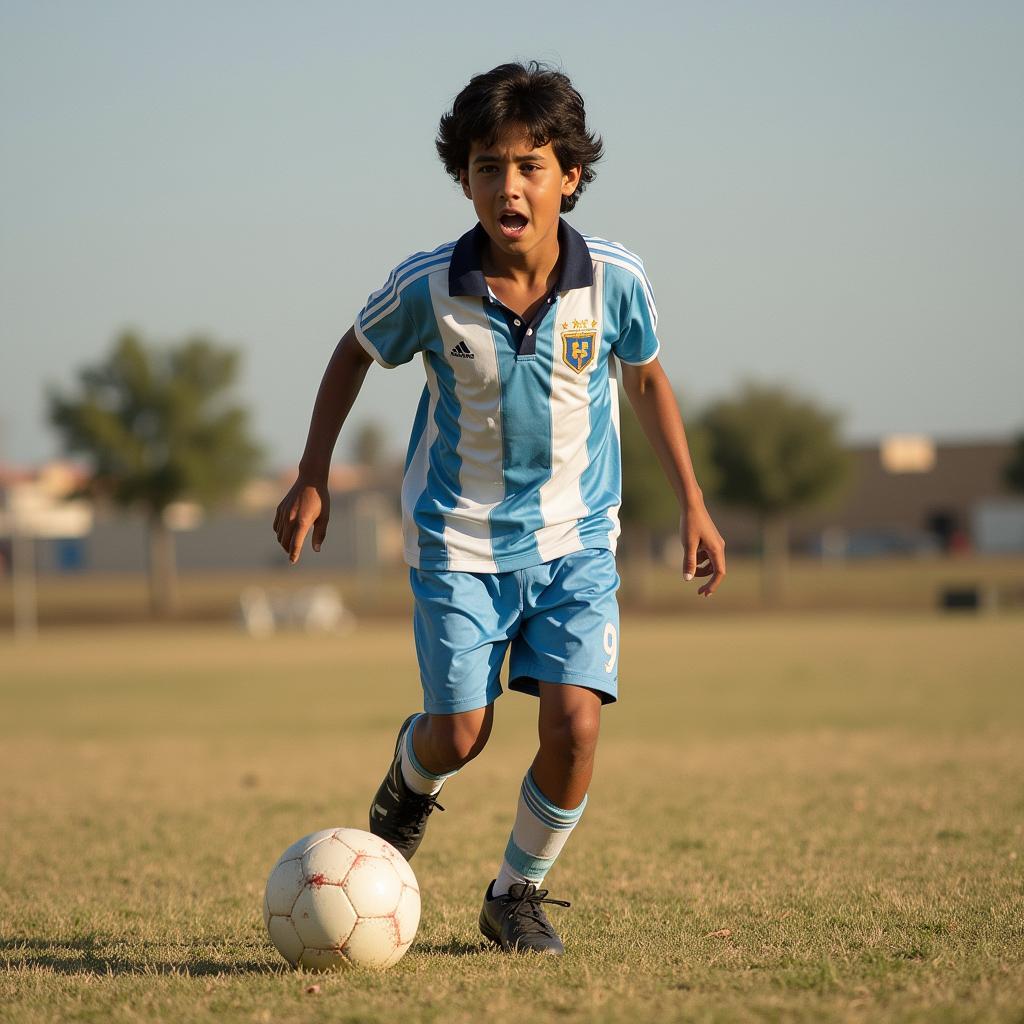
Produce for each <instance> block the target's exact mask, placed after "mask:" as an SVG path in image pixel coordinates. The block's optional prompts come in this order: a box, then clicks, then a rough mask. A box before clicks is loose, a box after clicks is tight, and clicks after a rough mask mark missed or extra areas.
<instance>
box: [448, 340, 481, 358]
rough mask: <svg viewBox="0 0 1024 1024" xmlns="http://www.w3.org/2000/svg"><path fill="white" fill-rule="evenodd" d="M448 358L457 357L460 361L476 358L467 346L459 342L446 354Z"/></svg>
mask: <svg viewBox="0 0 1024 1024" xmlns="http://www.w3.org/2000/svg"><path fill="white" fill-rule="evenodd" d="M448 355H450V356H458V357H459V358H460V359H475V358H476V356H474V355H473V353H472V352H471V351H470V350H469V346H468V345H467V344H466V343H465V342H464V341H460V342H459V343H458V345H456V346H455V347H454V348H453V349H452V350H451V352H449V353H448Z"/></svg>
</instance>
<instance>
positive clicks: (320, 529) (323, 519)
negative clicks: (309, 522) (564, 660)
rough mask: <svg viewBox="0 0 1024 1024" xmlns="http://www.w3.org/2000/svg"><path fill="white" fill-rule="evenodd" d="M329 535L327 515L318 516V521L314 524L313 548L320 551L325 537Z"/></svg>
mask: <svg viewBox="0 0 1024 1024" xmlns="http://www.w3.org/2000/svg"><path fill="white" fill-rule="evenodd" d="M326 536H327V516H319V517H317V521H316V522H315V523H314V524H313V550H314V551H319V550H320V545H321V544H323V542H324V537H326Z"/></svg>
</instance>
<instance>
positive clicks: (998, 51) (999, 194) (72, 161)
mask: <svg viewBox="0 0 1024 1024" xmlns="http://www.w3.org/2000/svg"><path fill="white" fill-rule="evenodd" d="M456 11H457V12H458V14H456V13H454V12H456ZM1022 53H1024V4H1021V3H1019V2H1005V3H1003V2H998V0H985V2H981V3H971V2H967V0H965V2H962V3H948V2H942V0H931V2H921V3H915V2H900V3H893V2H891V0H885V2H871V0H858V2H857V3H838V2H828V0H815V2H807V3H795V2H785V0H773V2H766V0H758V2H747V3H737V2H730V0H724V2H715V3H710V2H708V3H699V4H696V3H667V2H666V3H645V2H642V0H633V2H630V3H621V2H620V3H616V4H610V3H603V2H596V0H595V2H591V3H588V4H579V3H576V4H572V3H568V4H554V3H545V4H536V3H528V2H517V3H515V4H511V5H508V4H476V5H472V4H470V5H458V6H456V7H450V8H449V7H445V6H444V5H438V4H424V3H415V4H414V3H408V2H406V0H392V2H391V3H389V4H386V5H384V4H366V3H349V2H343V0H338V2H332V3H326V2H296V3H288V4H285V3H268V2H244V3H242V2H228V0H213V2H210V0H204V2H191V0H187V2H181V0H178V2H175V3H173V4H167V3H158V2H155V0H153V2H150V0H127V2H112V0H106V2H105V0H92V2H89V3H79V2H77V0H73V2H67V0H65V2H57V0H47V2H38V3H36V2H29V0H22V2H14V0H0V115H2V132H0V189H2V192H0V195H2V203H3V206H2V210H3V212H2V217H0V345H2V351H3V361H2V364H0V366H2V369H0V459H5V460H8V461H15V462H28V461H34V460H38V459H41V458H44V457H47V456H49V455H52V454H56V453H57V452H58V450H59V449H58V445H57V439H56V438H55V436H54V435H53V434H52V433H51V431H50V430H49V428H48V427H47V425H46V422H45V416H44V402H43V397H42V396H43V389H44V387H45V385H46V384H47V382H50V383H56V384H61V385H67V384H68V383H70V381H71V380H72V376H73V372H74V370H75V368H77V367H79V366H81V365H82V364H83V363H87V362H90V361H93V360H95V359H97V358H98V357H100V356H101V355H102V354H103V353H104V352H105V350H106V349H107V347H108V346H109V345H110V343H111V341H112V339H113V337H114V336H115V334H116V333H117V332H118V331H119V330H120V329H122V328H124V327H133V328H135V329H137V330H138V331H140V332H141V333H142V334H143V335H144V336H145V337H146V338H148V339H150V340H154V341H163V340H174V339H180V338H182V337H184V336H185V335H187V334H189V333H191V332H205V333H207V334H208V335H210V336H212V337H213V338H215V339H217V340H220V341H223V342H228V343H232V344H236V345H238V346H240V347H242V348H243V349H244V352H245V368H244V374H243V378H242V380H241V385H240V393H241V395H242V397H243V398H244V399H245V400H246V401H248V402H249V403H250V404H251V406H252V408H253V411H254V415H255V429H256V432H257V433H258V435H259V436H260V438H261V439H262V440H263V441H264V443H265V444H266V445H267V446H268V448H269V450H270V454H271V461H272V464H274V465H279V466H283V465H286V464H289V463H292V462H294V461H295V460H297V459H298V456H299V454H300V452H301V448H302V443H303V440H304V438H305V431H306V426H307V423H308V417H309V412H310V409H311V406H312V400H313V396H314V394H315V391H316V387H317V384H318V382H319V379H320V376H321V374H322V372H323V368H324V365H325V363H326V360H327V358H328V357H329V355H330V353H331V351H332V349H333V347H334V345H335V343H336V342H337V339H338V338H339V337H340V336H341V334H342V333H344V331H345V330H346V328H347V327H348V326H349V324H350V323H351V322H352V319H353V318H354V316H355V314H356V312H357V311H358V309H359V307H360V306H361V304H362V302H363V301H364V299H365V298H366V296H367V294H368V293H369V292H370V291H372V290H373V289H375V288H377V287H378V286H379V285H380V284H381V283H382V282H383V280H384V278H385V277H386V275H387V273H388V272H389V270H390V269H391V267H392V266H393V265H394V264H395V263H397V262H399V261H400V260H401V259H403V258H404V257H405V256H407V255H408V254H409V253H411V252H414V251H417V250H421V249H430V248H433V247H434V246H436V245H438V244H440V243H441V242H444V241H446V240H449V239H451V238H454V237H457V236H458V235H460V234H461V233H462V232H463V231H465V230H466V229H467V228H468V227H470V226H471V225H472V223H473V217H472V207H471V205H470V203H469V202H468V201H467V200H466V199H464V198H463V197H462V195H461V193H460V192H459V191H458V190H457V189H456V188H455V186H454V185H453V184H452V183H451V182H450V181H449V180H448V179H447V178H446V177H445V175H444V173H443V171H442V169H441V166H440V164H439V163H438V162H437V159H436V157H435V155H434V150H433V139H434V133H435V130H436V126H437V120H438V117H439V116H440V114H441V113H442V112H443V111H444V110H445V109H446V108H447V106H448V105H449V104H450V102H451V100H452V98H453V97H454V95H455V94H456V93H457V92H458V91H459V89H461V88H462V86H463V85H464V84H465V82H466V81H467V80H468V79H469V77H470V75H471V74H473V73H475V72H478V71H483V70H487V69H488V68H490V67H492V66H494V65H495V64H498V63H501V62H503V61H505V60H508V59H510V58H515V57H521V58H531V57H535V58H538V59H542V60H547V61H550V62H554V63H557V64H559V65H561V66H562V67H563V68H564V70H566V71H567V72H568V73H569V74H570V76H571V77H572V78H573V80H574V82H575V83H576V85H577V86H578V88H579V89H580V91H581V92H582V93H583V95H584V97H585V98H586V101H587V109H588V113H589V116H590V120H591V122H592V124H593V126H594V127H595V128H596V129H597V130H598V131H599V132H600V133H601V134H602V135H603V136H604V139H605V143H606V147H607V157H606V159H605V161H604V162H603V163H602V165H600V167H599V174H598V178H597V181H596V182H595V183H594V184H593V185H592V186H591V188H590V190H589V191H588V192H587V194H586V195H585V196H584V197H583V199H582V200H581V201H580V204H579V206H578V207H577V209H576V211H575V212H574V213H573V214H572V215H571V218H570V219H571V222H572V223H573V224H574V225H575V226H576V227H577V228H578V229H580V230H582V231H585V232H587V233H590V234H595V235H601V236H603V237H605V238H611V239H615V240H618V241H621V242H623V243H624V244H625V245H627V246H629V247H630V248H631V249H633V250H634V251H636V252H638V253H640V254H641V256H643V258H644V260H645V262H646V264H647V268H648V271H649V274H650V277H651V279H652V281H653V282H654V287H655V291H656V294H657V298H658V307H659V313H660V325H659V334H660V335H661V340H662V353H663V355H662V362H663V364H664V365H665V367H666V369H667V371H668V373H669V375H670V376H671V378H672V379H673V381H674V382H675V384H676V385H677V387H678V388H679V389H680V390H681V392H682V394H683V396H684V399H685V401H686V403H687V408H690V409H695V408H697V407H699V406H700V404H701V403H703V402H706V401H708V400H710V399H712V398H714V397H716V396H719V395H723V394H726V393H727V392H729V391H730V390H732V389H734V388H735V387H736V386H737V384H738V383H739V382H740V381H741V380H743V379H744V378H751V379H758V380H764V381H773V382H785V383H787V384H789V385H791V386H792V387H793V388H795V389H797V390H800V391H802V392H805V393H808V394H810V395H812V396H815V397H816V398H817V399H819V400H820V401H821V402H823V403H824V404H826V405H828V406H830V407H833V408H835V409H837V410H840V411H841V412H842V413H843V415H844V419H843V422H844V430H845V433H846V436H847V437H848V438H850V439H853V440H865V439H872V438H876V437H878V436H880V435H882V434H885V433H889V432H897V431H898V432H905V431H913V432H917V431H923V432H927V433H932V434H935V435H937V436H939V437H943V438H957V437H972V438H974V437H998V436H1006V435H1008V434H1010V433H1011V432H1014V431H1016V430H1019V429H1021V428H1024V131H1022V130H1021V128H1022V122H1021V111H1022V109H1024V59H1022V57H1021V55H1022ZM422 380H423V377H422V369H421V367H420V365H419V364H418V363H417V362H414V363H412V364H410V365H408V366H405V367H403V368H401V369H399V370H394V371H385V370H381V369H380V368H378V367H375V368H373V369H372V370H371V372H370V375H369V378H368V381H367V384H366V387H365V389H364V393H363V395H362V396H361V398H360V401H359V402H358V403H357V405H356V409H355V411H354V413H353V416H352V419H351V421H350V422H351V423H353V424H358V423H360V422H363V421H365V420H367V419H375V420H377V421H379V422H381V423H382V424H384V425H385V426H386V427H387V428H388V430H389V431H390V432H391V433H392V435H393V438H394V442H393V446H394V449H395V450H396V451H400V450H403V448H404V443H405V437H406V434H407V432H408V428H409V424H410V422H411V419H412V411H413V407H414V403H415V400H416V397H417V396H418V394H419V390H420V388H421V387H422ZM352 433H354V431H353V432H352ZM350 436H351V434H350ZM347 451H348V448H347V446H346V444H345V441H344V438H343V441H342V445H341V447H340V450H339V454H340V455H341V456H342V457H344V456H345V455H346V453H347Z"/></svg>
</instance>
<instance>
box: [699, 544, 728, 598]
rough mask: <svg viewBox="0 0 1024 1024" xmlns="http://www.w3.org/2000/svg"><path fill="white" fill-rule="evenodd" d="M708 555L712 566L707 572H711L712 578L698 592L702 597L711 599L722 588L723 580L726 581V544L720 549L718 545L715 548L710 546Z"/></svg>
mask: <svg viewBox="0 0 1024 1024" xmlns="http://www.w3.org/2000/svg"><path fill="white" fill-rule="evenodd" d="M707 554H708V560H709V562H710V563H711V564H710V568H709V569H708V570H707V571H706V572H710V573H711V576H710V578H709V579H708V581H707V583H705V584H704V586H702V587H701V588H700V589H699V590H698V591H697V593H698V594H700V596H701V597H710V596H711V595H712V594H713V593H714V592H715V591H716V590H717V589H718V588H719V587H720V586H721V584H722V580H723V579H725V543H724V542H722V544H721V546H720V547H719V546H718V545H715V546H714V547H710V546H709V547H708V552H707ZM705 575H706V573H705Z"/></svg>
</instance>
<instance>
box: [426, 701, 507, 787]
mask: <svg viewBox="0 0 1024 1024" xmlns="http://www.w3.org/2000/svg"><path fill="white" fill-rule="evenodd" d="M490 712H491V709H490V707H487V708H482V709H480V710H479V711H465V712H462V713H460V714H457V715H431V716H430V717H429V735H430V746H431V748H432V750H433V752H434V754H435V756H436V757H438V758H439V759H440V760H441V761H443V762H444V763H445V764H446V765H450V768H449V769H448V770H449V771H454V770H455V769H456V768H461V767H462V766H463V765H464V764H467V763H468V762H470V761H472V760H473V758H474V757H476V756H477V754H479V753H480V751H481V750H483V749H484V746H485V745H486V743H487V739H488V737H489V736H490V735H491V720H492V718H491V713H490Z"/></svg>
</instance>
